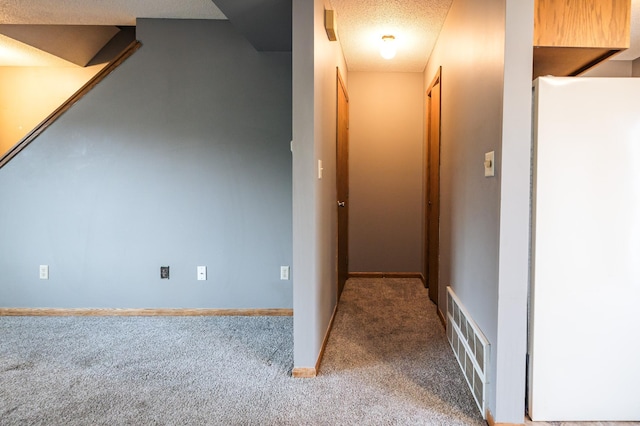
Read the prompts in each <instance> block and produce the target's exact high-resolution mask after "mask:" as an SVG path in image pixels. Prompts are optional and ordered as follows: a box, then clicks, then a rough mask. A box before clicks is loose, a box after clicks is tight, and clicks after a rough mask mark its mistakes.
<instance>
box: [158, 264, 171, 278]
mask: <svg viewBox="0 0 640 426" xmlns="http://www.w3.org/2000/svg"><path fill="white" fill-rule="evenodd" d="M160 278H161V279H163V280H168V279H169V267H168V266H161V267H160Z"/></svg>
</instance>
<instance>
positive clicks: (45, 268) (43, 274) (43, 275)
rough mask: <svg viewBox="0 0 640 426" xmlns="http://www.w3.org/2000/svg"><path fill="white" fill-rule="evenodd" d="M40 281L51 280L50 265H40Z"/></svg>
mask: <svg viewBox="0 0 640 426" xmlns="http://www.w3.org/2000/svg"><path fill="white" fill-rule="evenodd" d="M40 279H41V280H48V279H49V265H40Z"/></svg>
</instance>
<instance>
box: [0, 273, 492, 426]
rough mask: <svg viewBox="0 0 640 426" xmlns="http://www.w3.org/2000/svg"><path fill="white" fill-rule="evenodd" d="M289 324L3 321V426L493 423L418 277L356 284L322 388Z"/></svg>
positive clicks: (246, 320)
mask: <svg viewBox="0 0 640 426" xmlns="http://www.w3.org/2000/svg"><path fill="white" fill-rule="evenodd" d="M292 336H293V322H292V318H291V317H0V425H2V426H4V425H89V424H91V425H177V424H185V425H186V424H189V425H303V424H304V425H484V424H485V423H484V422H483V420H482V418H481V416H480V414H479V411H478V409H477V407H476V406H475V403H474V402H473V400H472V396H471V394H470V392H469V390H468V388H467V385H466V383H465V381H464V379H463V377H462V373H461V372H460V371H459V369H458V367H457V364H456V361H455V360H454V357H453V354H452V352H451V349H450V348H449V347H448V343H447V342H446V339H445V334H444V330H443V328H442V326H441V324H440V322H439V320H438V318H437V316H436V313H435V307H434V306H433V305H432V304H431V303H430V302H429V301H428V299H427V292H426V290H425V289H424V288H423V286H422V284H421V283H420V281H418V280H406V279H403V280H396V279H371V280H369V279H358V280H350V281H349V282H348V283H347V286H346V289H345V292H344V294H343V297H342V301H341V303H340V307H339V310H338V314H337V316H336V320H335V325H334V330H333V332H332V334H331V336H330V340H329V344H328V347H327V350H326V353H325V358H324V361H323V363H322V365H321V371H320V375H319V376H318V377H317V378H315V379H293V378H291V376H290V373H291V369H292V367H293V350H292V348H293V337H292Z"/></svg>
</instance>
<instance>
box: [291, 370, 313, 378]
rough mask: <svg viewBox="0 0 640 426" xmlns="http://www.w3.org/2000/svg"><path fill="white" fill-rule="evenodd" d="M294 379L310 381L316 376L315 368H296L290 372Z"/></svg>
mask: <svg viewBox="0 0 640 426" xmlns="http://www.w3.org/2000/svg"><path fill="white" fill-rule="evenodd" d="M291 375H292V376H293V377H294V378H296V379H312V378H314V377H316V376H317V375H318V373H317V371H316V369H315V368H305V367H296V368H294V369H293V371H292V372H291Z"/></svg>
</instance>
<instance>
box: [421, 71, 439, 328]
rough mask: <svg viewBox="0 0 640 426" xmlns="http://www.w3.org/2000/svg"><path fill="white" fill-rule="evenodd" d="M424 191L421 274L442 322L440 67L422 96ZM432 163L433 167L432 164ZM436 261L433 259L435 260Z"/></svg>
mask: <svg viewBox="0 0 640 426" xmlns="http://www.w3.org/2000/svg"><path fill="white" fill-rule="evenodd" d="M434 90H437V93H438V96H437V99H438V103H437V105H433V104H432V99H433V93H434ZM433 108H437V111H438V116H437V120H438V122H437V126H438V136H437V138H438V140H437V141H433V140H432V129H433V126H434V125H436V123H433V119H432V116H433ZM425 124H426V126H425V127H426V130H425V138H424V139H425V144H424V147H425V154H424V155H425V157H424V158H425V167H424V170H425V177H424V182H425V191H424V203H425V205H424V208H425V215H424V258H425V259H424V262H425V265H424V270H425V272H426V281H425V284H427V286H428V288H429V298H430V299H431V300H432V301H433V303H435V304H436V309H437V311H438V313H439V314H440V316H441V319H443V318H442V314H441V310H440V308H439V306H438V297H439V284H440V283H439V281H440V280H439V277H440V273H439V272H440V271H439V267H440V155H441V140H442V135H441V133H442V67H438V70H437V71H436V74H435V76H434V78H433V79H432V80H431V84H430V85H429V88H428V89H427V91H426V96H425ZM434 143H437V159H434V158H432V149H431V147H432V145H433V144H434ZM433 163H435V164H433ZM432 167H437V171H436V172H435V173H436V176H437V184H436V185H437V186H436V188H435V194H433V193H432V190H433V189H434V188H433V187H432V182H431V179H430V176H431V175H432ZM433 221H435V222H436V223H435V225H436V227H437V230H438V235H435V236H434V235H431V233H430V232H429V229H430V228H431V227H433V225H434V224H433V223H432V222H433ZM434 240H435V241H434ZM432 245H435V253H434V250H433V247H432ZM434 257H435V259H434Z"/></svg>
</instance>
